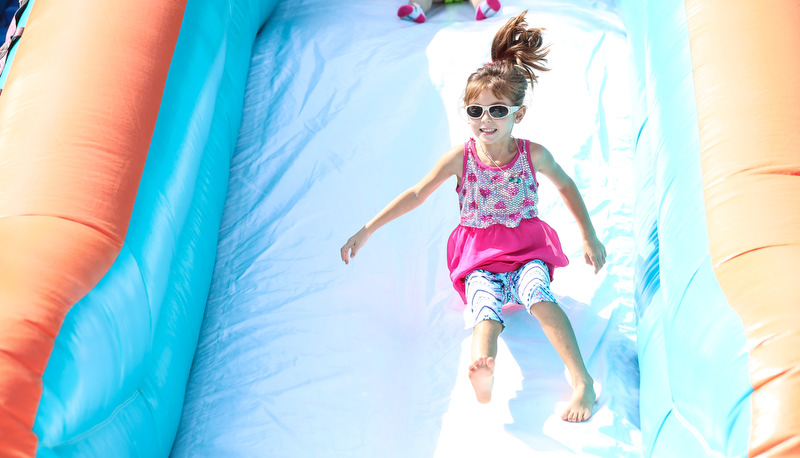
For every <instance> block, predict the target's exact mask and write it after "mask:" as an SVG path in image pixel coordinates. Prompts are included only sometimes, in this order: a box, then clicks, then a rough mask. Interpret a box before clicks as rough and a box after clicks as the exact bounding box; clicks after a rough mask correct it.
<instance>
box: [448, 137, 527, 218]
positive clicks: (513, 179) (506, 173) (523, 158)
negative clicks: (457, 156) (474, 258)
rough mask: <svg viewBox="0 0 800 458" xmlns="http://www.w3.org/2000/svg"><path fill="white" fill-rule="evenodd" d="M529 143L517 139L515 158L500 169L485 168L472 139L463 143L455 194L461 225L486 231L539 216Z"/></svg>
mask: <svg viewBox="0 0 800 458" xmlns="http://www.w3.org/2000/svg"><path fill="white" fill-rule="evenodd" d="M529 149H530V142H529V141H527V140H521V139H519V140H517V155H516V156H515V157H514V159H513V160H512V161H511V162H510V163H509V164H507V165H504V166H502V167H499V168H498V167H494V166H491V167H490V166H487V165H486V164H484V163H483V162H481V160H480V159H478V155H477V154H478V153H477V151H476V149H475V140H474V139H470V140H469V141H467V142H466V143H465V144H464V155H465V156H466V157H465V161H464V170H463V173H462V175H461V187H460V188H458V189H456V191H457V192H458V204H459V207H460V208H461V221H460V224H461V225H462V226H467V227H477V228H486V227H489V226H491V225H493V224H502V225H504V226H506V227H517V226H519V223H520V221H522V220H523V219H529V218H535V217H536V216H538V211H537V210H536V204H537V203H538V202H539V196H538V194H537V192H536V191H537V189H538V188H539V183H538V182H537V181H536V174H535V173H534V171H533V169H532V167H531V163H530V159H529V158H530V153H529V152H528V151H529Z"/></svg>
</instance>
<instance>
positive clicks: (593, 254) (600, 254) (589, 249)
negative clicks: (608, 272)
mask: <svg viewBox="0 0 800 458" xmlns="http://www.w3.org/2000/svg"><path fill="white" fill-rule="evenodd" d="M583 259H584V261H586V264H589V265H590V266H594V273H597V272H599V271H600V269H602V268H603V265H604V264H605V263H606V247H604V246H603V244H602V243H600V240H598V239H597V237H591V238H588V239H584V240H583Z"/></svg>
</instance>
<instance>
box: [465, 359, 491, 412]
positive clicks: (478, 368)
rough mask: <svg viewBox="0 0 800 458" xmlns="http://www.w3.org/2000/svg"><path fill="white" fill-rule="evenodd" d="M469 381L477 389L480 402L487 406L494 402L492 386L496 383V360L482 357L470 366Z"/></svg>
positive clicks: (476, 393)
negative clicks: (488, 403)
mask: <svg viewBox="0 0 800 458" xmlns="http://www.w3.org/2000/svg"><path fill="white" fill-rule="evenodd" d="M469 381H470V382H472V388H474V389H475V397H476V398H478V402H480V403H481V404H486V403H487V402H489V401H491V400H492V384H493V383H494V358H492V357H491V356H489V357H486V356H482V357H480V358H478V359H477V360H476V361H475V362H474V363H472V365H471V366H469Z"/></svg>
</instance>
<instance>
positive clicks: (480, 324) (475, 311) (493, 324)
mask: <svg viewBox="0 0 800 458" xmlns="http://www.w3.org/2000/svg"><path fill="white" fill-rule="evenodd" d="M503 285H504V283H503V280H502V279H501V278H500V277H499V276H498V274H493V273H491V272H487V271H485V270H476V271H474V272H472V273H470V274H469V275H467V278H466V281H465V285H464V286H465V289H466V296H467V304H468V305H469V307H470V310H471V311H472V317H473V323H475V325H474V326H473V328H472V351H471V353H472V364H471V365H470V366H469V380H470V382H472V388H474V389H475V397H476V398H477V399H478V402H480V403H481V404H486V403H487V402H489V401H490V400H491V399H492V385H493V383H494V359H495V357H496V356H497V336H499V335H500V332H502V331H503V299H504V292H503V290H504V286H503Z"/></svg>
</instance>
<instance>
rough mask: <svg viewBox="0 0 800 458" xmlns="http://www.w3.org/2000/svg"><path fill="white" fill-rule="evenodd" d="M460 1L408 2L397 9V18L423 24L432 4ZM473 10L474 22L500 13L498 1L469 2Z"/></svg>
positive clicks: (471, 0) (475, 0)
mask: <svg viewBox="0 0 800 458" xmlns="http://www.w3.org/2000/svg"><path fill="white" fill-rule="evenodd" d="M460 1H462V0H417V1H416V2H415V1H409V2H408V4H406V5H403V6H401V7H400V8H398V9H397V17H399V18H400V19H405V20H407V21H414V22H416V23H418V24H422V23H423V22H425V13H427V12H428V10H430V9H431V4H433V3H455V2H460ZM469 1H470V3H472V7H473V8H475V20H476V21H482V20H484V19H486V18H488V17H492V16H494V14H495V13H497V12H498V11H500V6H501V5H500V0H469Z"/></svg>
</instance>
